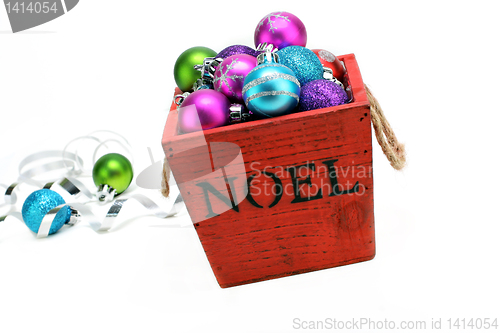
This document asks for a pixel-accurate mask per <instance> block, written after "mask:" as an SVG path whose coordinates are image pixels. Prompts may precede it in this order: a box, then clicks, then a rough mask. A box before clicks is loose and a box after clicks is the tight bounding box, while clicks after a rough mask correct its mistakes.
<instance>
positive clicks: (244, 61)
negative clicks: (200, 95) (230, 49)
mask: <svg viewBox="0 0 500 333" xmlns="http://www.w3.org/2000/svg"><path fill="white" fill-rule="evenodd" d="M255 66H257V58H255V57H254V56H251V55H248V54H235V55H232V56H230V57H227V58H226V59H224V61H223V62H221V63H220V65H219V66H218V67H217V70H216V71H215V74H214V89H215V90H217V91H220V92H221V93H223V94H224V95H225V96H226V97H227V98H229V99H230V100H232V101H234V102H239V103H243V97H242V94H241V90H242V89H243V82H244V81H245V77H246V76H247V74H248V73H249V72H250V71H251V70H252V69H253V68H254V67H255Z"/></svg>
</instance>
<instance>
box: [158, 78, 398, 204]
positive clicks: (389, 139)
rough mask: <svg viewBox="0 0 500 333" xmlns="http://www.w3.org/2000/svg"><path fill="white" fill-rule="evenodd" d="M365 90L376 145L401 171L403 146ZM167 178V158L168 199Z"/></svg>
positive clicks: (167, 168) (166, 191) (165, 165)
mask: <svg viewBox="0 0 500 333" xmlns="http://www.w3.org/2000/svg"><path fill="white" fill-rule="evenodd" d="M365 90H366V95H367V96H368V101H369V102H370V114H371V118H372V124H373V129H374V130H375V137H376V138H377V141H378V144H379V145H380V147H382V151H383V152H384V154H385V156H386V157H387V159H388V160H389V162H390V163H391V166H392V167H393V168H394V169H396V170H401V169H403V168H404V167H405V165H406V151H405V146H404V144H402V143H400V142H399V141H398V139H397V138H396V134H394V131H393V130H392V128H391V125H390V124H389V122H388V121H387V118H386V117H385V115H384V112H383V111H382V107H381V106H380V104H379V102H378V101H377V99H376V98H375V97H374V96H373V94H372V92H371V90H370V89H369V88H368V87H367V86H366V84H365ZM169 178H170V166H169V165H168V161H167V158H165V160H164V161H163V175H162V181H161V193H162V194H163V196H164V197H168V195H169V193H170V187H169V185H168V180H169Z"/></svg>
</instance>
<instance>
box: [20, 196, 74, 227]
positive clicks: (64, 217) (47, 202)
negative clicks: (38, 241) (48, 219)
mask: <svg viewBox="0 0 500 333" xmlns="http://www.w3.org/2000/svg"><path fill="white" fill-rule="evenodd" d="M65 203H66V202H65V201H64V199H63V198H62V197H61V196H60V195H59V194H58V193H56V192H54V191H52V190H48V189H41V190H38V191H35V192H33V193H31V194H30V195H29V196H28V197H27V198H26V200H25V201H24V204H23V208H22V216H23V220H24V223H25V224H26V225H27V226H28V228H29V229H30V230H31V231H33V232H34V233H38V229H40V224H41V223H42V220H43V218H44V216H45V215H46V214H47V213H48V212H49V211H50V210H51V209H53V208H56V207H57V206H59V205H63V204H65ZM70 218H71V209H70V207H69V206H64V207H63V208H62V209H61V210H60V211H59V212H58V213H57V215H56V216H55V218H54V220H53V221H52V225H51V226H50V230H49V235H51V234H53V233H55V232H57V231H58V230H59V229H61V227H62V226H63V225H64V224H65V223H67V222H69V220H70Z"/></svg>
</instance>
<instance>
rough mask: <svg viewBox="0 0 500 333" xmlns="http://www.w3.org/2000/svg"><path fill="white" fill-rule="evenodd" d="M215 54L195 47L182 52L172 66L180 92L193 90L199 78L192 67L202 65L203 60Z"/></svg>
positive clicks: (207, 49) (204, 48)
mask: <svg viewBox="0 0 500 333" xmlns="http://www.w3.org/2000/svg"><path fill="white" fill-rule="evenodd" d="M216 54H217V53H216V52H215V51H214V50H212V49H209V48H208V47H203V46H195V47H192V48H189V49H187V50H186V51H184V52H182V53H181V55H180V56H179V57H178V58H177V61H176V62H175V66H174V78H175V83H176V84H177V86H178V87H179V89H180V90H182V91H191V90H193V84H194V83H195V82H196V80H197V79H199V78H200V72H199V71H197V70H196V69H195V68H194V66H195V65H200V64H203V63H204V60H205V58H208V57H214V56H215V55H216Z"/></svg>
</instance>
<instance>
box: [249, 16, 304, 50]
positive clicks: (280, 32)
mask: <svg viewBox="0 0 500 333" xmlns="http://www.w3.org/2000/svg"><path fill="white" fill-rule="evenodd" d="M254 42H255V47H257V46H258V45H259V44H261V43H268V44H273V45H274V46H275V47H277V48H278V49H280V50H281V49H282V48H285V47H287V46H290V45H299V46H306V43H307V31H306V27H305V26H304V23H302V21H301V20H300V19H299V18H298V17H297V16H295V15H293V14H292V13H288V12H272V13H270V14H267V15H266V16H265V17H264V18H263V19H262V20H260V22H259V24H257V27H256V28H255V34H254Z"/></svg>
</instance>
